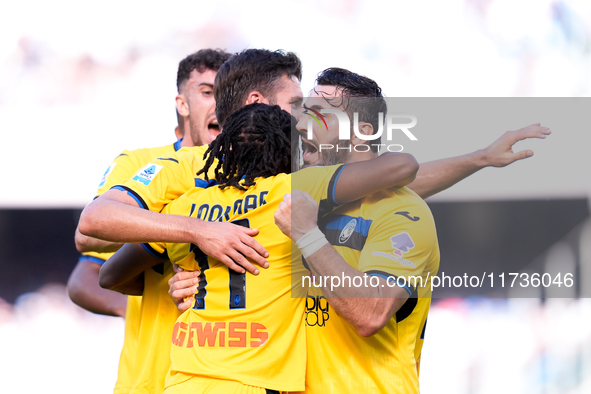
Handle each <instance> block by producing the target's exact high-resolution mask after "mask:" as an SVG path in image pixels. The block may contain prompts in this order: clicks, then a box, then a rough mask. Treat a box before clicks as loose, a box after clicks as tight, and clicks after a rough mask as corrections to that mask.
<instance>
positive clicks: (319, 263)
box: [275, 190, 409, 337]
mask: <svg viewBox="0 0 591 394" xmlns="http://www.w3.org/2000/svg"><path fill="white" fill-rule="evenodd" d="M292 201H293V202H294V204H295V206H296V207H297V208H296V209H297V211H298V213H299V214H298V215H297V217H292V216H291V209H292V207H291V204H292ZM317 214H318V204H317V203H316V202H315V201H314V200H313V199H312V197H310V196H309V195H308V194H306V193H303V192H301V191H299V190H294V191H293V192H292V194H291V197H290V195H289V194H287V195H286V197H285V199H284V201H283V202H282V203H280V205H279V208H278V209H277V211H276V212H275V223H276V224H277V226H278V227H279V228H280V229H281V231H283V232H284V233H285V235H287V236H289V237H290V238H291V239H292V240H293V241H295V242H298V241H303V243H309V242H307V240H303V239H302V237H303V236H304V235H306V237H310V240H311V241H312V242H313V243H317V242H320V243H324V245H323V246H321V247H320V248H319V249H317V248H314V249H312V250H309V252H311V253H310V254H309V255H308V254H307V252H306V251H304V250H302V254H303V255H304V257H305V258H306V262H307V264H308V266H309V267H310V270H311V271H312V272H313V275H314V276H315V277H316V279H317V280H320V283H321V288H322V292H323V294H324V296H325V297H326V298H327V299H328V301H329V303H330V305H331V306H332V307H333V308H334V309H335V311H336V312H337V313H338V314H339V315H340V316H342V317H343V318H345V319H346V320H347V321H348V322H349V323H350V324H351V325H352V326H353V328H355V330H356V331H357V333H358V334H359V335H361V336H363V337H368V336H371V335H374V334H376V333H377V332H378V331H380V330H381V329H382V328H383V327H384V326H385V325H386V324H387V323H388V321H389V320H390V319H391V318H392V316H394V314H395V313H396V312H397V311H398V310H399V309H400V307H401V306H402V305H403V304H404V303H405V302H406V300H407V299H408V297H409V293H408V291H407V290H406V289H404V288H402V287H396V286H394V287H390V286H388V284H387V282H386V279H384V278H381V277H376V279H377V282H378V284H377V286H375V287H374V286H372V285H368V284H367V283H368V281H369V277H368V275H367V274H365V273H363V272H361V271H359V270H357V269H355V268H353V267H351V266H350V265H349V264H347V262H346V261H344V260H343V258H342V257H341V256H340V255H339V253H338V252H337V251H336V250H335V249H334V247H333V246H332V245H330V244H329V243H328V241H327V240H326V238H325V237H324V235H323V234H322V233H321V232H320V230H318V228H317V224H316V217H317ZM314 229H316V232H317V233H316V234H315V235H313V236H311V235H310V234H311V233H309V231H310V230H314ZM317 245H318V244H317ZM298 246H299V247H300V249H306V247H305V246H304V245H303V244H302V242H300V243H298ZM343 276H344V277H350V278H351V283H355V280H354V278H355V277H359V278H360V280H361V283H363V284H364V285H362V286H360V287H356V286H345V285H341V284H340V283H339V286H333V285H334V284H335V283H334V282H333V280H332V278H341V277H343Z"/></svg>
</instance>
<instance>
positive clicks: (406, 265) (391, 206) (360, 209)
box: [306, 188, 439, 394]
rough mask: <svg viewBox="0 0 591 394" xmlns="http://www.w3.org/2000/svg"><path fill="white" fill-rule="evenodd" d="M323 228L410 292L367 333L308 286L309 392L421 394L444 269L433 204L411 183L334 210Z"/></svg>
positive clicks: (356, 260)
mask: <svg viewBox="0 0 591 394" xmlns="http://www.w3.org/2000/svg"><path fill="white" fill-rule="evenodd" d="M319 228H320V229H321V230H322V231H323V232H324V234H325V235H326V237H327V239H328V241H329V242H330V243H331V244H332V245H333V246H334V247H335V249H336V250H337V252H338V253H339V254H340V255H341V256H342V257H343V259H344V260H345V261H346V262H347V263H348V264H349V265H351V266H352V267H354V268H356V269H358V270H360V271H362V272H364V273H367V274H368V275H370V276H372V275H373V276H380V277H384V278H390V279H389V280H390V281H396V283H397V285H398V286H402V287H405V288H406V290H407V291H408V292H409V295H410V298H409V299H408V300H407V301H406V303H405V304H404V305H403V306H402V307H401V308H400V310H399V311H398V312H397V313H396V315H395V316H394V317H393V318H392V319H391V320H390V321H389V322H388V323H387V324H386V326H385V327H383V328H382V329H381V330H380V331H379V332H378V333H376V334H375V335H373V336H371V337H368V338H363V337H361V336H360V335H359V334H357V332H356V331H355V329H354V328H353V327H352V326H351V325H350V324H349V323H348V322H347V321H346V320H345V319H343V318H342V317H340V316H339V315H338V314H337V313H335V312H334V311H333V310H332V309H331V307H330V305H329V304H328V303H327V301H326V299H325V298H324V297H323V295H322V292H321V290H320V289H319V288H316V287H313V286H310V288H308V291H309V293H308V298H307V303H306V325H307V330H306V331H307V349H308V365H307V372H306V393H312V394H316V393H318V394H330V393H345V392H351V393H404V394H408V393H418V392H419V381H418V360H419V359H420V352H421V348H422V342H423V336H424V329H425V324H426V320H427V313H428V311H429V306H430V301H431V300H430V296H431V287H430V279H431V277H432V276H433V275H436V274H437V270H438V267H439V246H438V243H437V234H436V230H435V223H434V220H433V216H432V214H431V211H430V210H429V207H428V206H427V204H426V203H425V202H424V201H423V200H422V199H421V198H420V197H419V196H418V195H416V194H415V193H414V192H413V191H411V190H410V189H408V188H399V189H390V190H385V191H382V192H379V193H375V194H373V195H371V196H369V197H366V198H363V199H362V200H360V201H357V202H354V203H349V204H346V205H343V206H341V207H339V208H337V209H335V210H334V211H333V212H331V213H330V214H328V215H326V216H325V217H323V218H322V219H321V220H320V221H319ZM421 280H422V282H421ZM417 296H418V297H417Z"/></svg>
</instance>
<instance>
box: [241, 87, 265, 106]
mask: <svg viewBox="0 0 591 394" xmlns="http://www.w3.org/2000/svg"><path fill="white" fill-rule="evenodd" d="M254 103H263V104H269V100H267V99H266V98H265V96H263V95H262V94H261V93H260V92H258V91H256V90H253V91H252V92H250V93H249V94H248V96H247V97H246V103H245V105H248V104H254Z"/></svg>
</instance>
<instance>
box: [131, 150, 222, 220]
mask: <svg viewBox="0 0 591 394" xmlns="http://www.w3.org/2000/svg"><path fill="white" fill-rule="evenodd" d="M206 150H207V146H195V147H191V148H182V149H181V150H179V151H178V152H176V153H174V154H169V155H166V156H163V157H159V158H157V159H155V160H153V161H151V162H150V163H148V164H146V165H144V166H143V167H142V168H141V169H140V170H139V171H137V172H136V174H135V175H134V176H132V177H130V179H127V180H126V181H125V182H123V181H122V183H121V186H119V187H122V188H124V189H126V190H127V191H128V192H129V193H130V194H132V196H133V197H134V198H135V199H136V201H138V204H140V206H142V207H143V208H145V209H149V210H150V211H155V212H160V211H161V210H162V208H164V206H165V205H166V204H168V203H169V202H171V201H172V200H174V199H176V198H178V197H180V196H181V195H182V194H183V193H185V192H186V191H188V190H191V189H192V188H194V187H198V188H206V187H208V186H212V185H215V184H216V182H215V181H213V180H210V181H209V182H206V181H205V177H204V174H201V175H199V176H198V175H197V172H198V171H199V170H201V169H202V168H203V167H204V166H205V160H204V159H203V155H204V154H205V151H206ZM216 163H217V162H216ZM214 168H215V165H214V166H212V169H211V170H210V171H209V179H214V177H215V176H214V172H213V169H214Z"/></svg>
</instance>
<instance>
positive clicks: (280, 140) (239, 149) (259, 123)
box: [197, 103, 292, 190]
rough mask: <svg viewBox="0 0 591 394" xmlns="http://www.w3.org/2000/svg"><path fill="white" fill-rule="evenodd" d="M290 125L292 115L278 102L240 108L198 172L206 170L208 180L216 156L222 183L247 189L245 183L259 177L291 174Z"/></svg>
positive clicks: (207, 152) (247, 184)
mask: <svg viewBox="0 0 591 394" xmlns="http://www.w3.org/2000/svg"><path fill="white" fill-rule="evenodd" d="M291 125H292V116H291V115H290V114H289V113H287V112H285V111H284V110H282V109H281V108H280V107H279V106H278V105H273V106H270V105H266V104H260V103H254V104H250V105H247V106H245V107H242V108H240V109H239V110H238V111H236V112H234V113H232V115H230V116H229V117H228V120H227V123H226V126H225V127H224V132H223V133H220V134H219V135H218V136H217V138H216V139H215V140H214V141H213V142H212V143H211V144H210V145H209V148H208V149H207V151H206V152H205V155H204V159H206V162H205V166H204V167H203V169H201V170H200V171H199V172H198V173H197V174H202V173H204V174H205V179H206V180H209V179H208V176H207V172H208V171H209V169H210V168H211V166H212V165H213V163H214V160H215V159H217V160H218V164H217V166H216V168H215V179H216V181H218V182H219V183H220V187H222V188H224V187H226V186H234V187H236V188H238V189H240V190H246V189H245V188H244V187H243V185H244V186H247V187H248V186H252V185H254V184H255V182H254V179H255V178H257V177H269V176H273V175H277V174H280V173H286V174H289V173H290V172H291V152H290V151H291V141H290V135H291ZM220 169H221V170H222V171H221V172H220ZM242 180H243V183H242V184H241V183H240V182H241V181H242Z"/></svg>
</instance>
